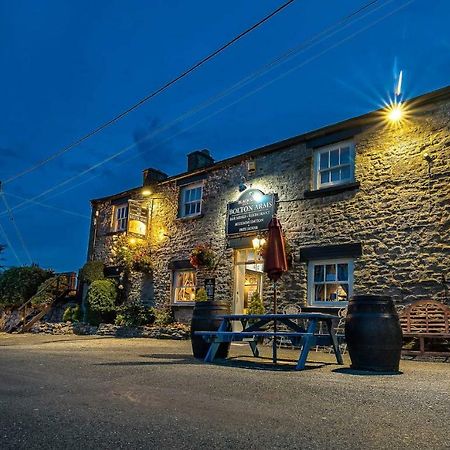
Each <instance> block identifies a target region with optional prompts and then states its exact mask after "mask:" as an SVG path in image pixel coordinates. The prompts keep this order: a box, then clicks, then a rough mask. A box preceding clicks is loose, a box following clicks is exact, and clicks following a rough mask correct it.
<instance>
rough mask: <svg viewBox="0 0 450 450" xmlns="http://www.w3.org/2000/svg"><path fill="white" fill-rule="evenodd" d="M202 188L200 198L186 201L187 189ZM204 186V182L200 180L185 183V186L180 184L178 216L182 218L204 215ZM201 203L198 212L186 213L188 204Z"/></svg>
mask: <svg viewBox="0 0 450 450" xmlns="http://www.w3.org/2000/svg"><path fill="white" fill-rule="evenodd" d="M198 188H200V199H199V200H195V201H190V202H186V201H185V193H186V191H190V190H194V189H198ZM203 188H204V182H203V181H199V182H195V183H189V184H185V185H183V186H180V200H179V202H178V218H180V219H191V218H194V217H199V216H201V215H202V210H203ZM194 203H199V204H200V210H199V211H198V212H195V213H193V214H185V210H186V205H187V204H194Z"/></svg>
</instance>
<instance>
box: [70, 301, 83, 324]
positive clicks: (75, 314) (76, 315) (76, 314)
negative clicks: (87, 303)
mask: <svg viewBox="0 0 450 450" xmlns="http://www.w3.org/2000/svg"><path fill="white" fill-rule="evenodd" d="M80 320H81V308H80V305H75V306H74V307H73V309H72V322H80Z"/></svg>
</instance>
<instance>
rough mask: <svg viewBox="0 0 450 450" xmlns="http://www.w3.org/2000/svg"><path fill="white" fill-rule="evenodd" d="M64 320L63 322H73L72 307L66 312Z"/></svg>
mask: <svg viewBox="0 0 450 450" xmlns="http://www.w3.org/2000/svg"><path fill="white" fill-rule="evenodd" d="M62 320H63V322H72V308H71V307H70V306H68V307H67V308H66V309H65V310H64V314H63V317H62Z"/></svg>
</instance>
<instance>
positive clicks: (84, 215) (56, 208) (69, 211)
mask: <svg viewBox="0 0 450 450" xmlns="http://www.w3.org/2000/svg"><path fill="white" fill-rule="evenodd" d="M3 194H4V195H8V196H9V197H14V198H17V199H18V200H27V201H30V203H34V204H35V205H38V206H42V207H44V208H49V209H54V210H56V211H59V212H62V213H66V214H70V215H72V216H77V217H83V218H84V219H90V217H89V216H87V215H86V214H81V213H77V212H76V211H71V210H70V209H63V208H60V207H58V206H54V205H49V204H48V203H42V202H38V201H32V200H31V199H27V198H25V197H22V196H21V195H16V194H11V192H5V191H4V192H3Z"/></svg>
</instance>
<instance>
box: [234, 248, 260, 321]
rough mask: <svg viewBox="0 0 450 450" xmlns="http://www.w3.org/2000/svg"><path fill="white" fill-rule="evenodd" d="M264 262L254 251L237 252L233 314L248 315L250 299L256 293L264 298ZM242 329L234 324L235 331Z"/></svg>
mask: <svg viewBox="0 0 450 450" xmlns="http://www.w3.org/2000/svg"><path fill="white" fill-rule="evenodd" d="M262 280H263V261H262V260H261V259H260V258H259V257H258V255H257V254H256V253H255V251H254V250H253V249H242V250H236V251H235V255H234V288H235V289H234V299H233V307H232V312H233V314H248V308H249V304H250V299H251V297H252V295H254V293H255V292H256V293H258V294H259V295H260V297H262ZM239 328H241V326H240V323H239V322H233V329H239Z"/></svg>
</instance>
